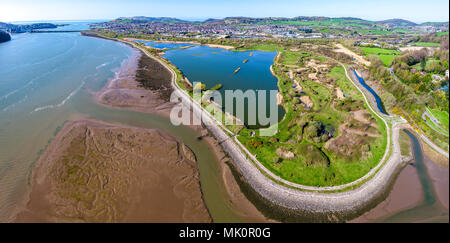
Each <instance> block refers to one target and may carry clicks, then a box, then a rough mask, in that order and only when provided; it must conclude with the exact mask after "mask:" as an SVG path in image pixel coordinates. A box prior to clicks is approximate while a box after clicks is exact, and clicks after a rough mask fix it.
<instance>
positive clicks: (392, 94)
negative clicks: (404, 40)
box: [369, 51, 448, 120]
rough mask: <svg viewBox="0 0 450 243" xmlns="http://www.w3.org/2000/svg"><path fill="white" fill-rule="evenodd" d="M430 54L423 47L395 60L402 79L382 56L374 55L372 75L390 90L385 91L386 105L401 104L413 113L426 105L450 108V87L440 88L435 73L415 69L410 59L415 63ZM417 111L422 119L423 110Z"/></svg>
mask: <svg viewBox="0 0 450 243" xmlns="http://www.w3.org/2000/svg"><path fill="white" fill-rule="evenodd" d="M424 58H425V59H424ZM426 58H427V57H425V56H424V52H423V51H417V52H409V53H406V54H405V55H403V56H401V57H399V58H396V59H395V60H394V62H393V69H394V71H395V75H396V76H397V77H398V78H399V79H395V78H394V77H393V76H392V75H391V73H390V72H389V70H388V69H387V68H386V67H385V66H384V65H383V62H382V61H381V60H379V59H378V58H374V57H373V58H371V59H370V61H371V66H370V67H369V72H370V77H371V79H373V80H377V81H380V82H381V84H382V85H383V86H384V88H385V89H386V91H387V92H388V93H387V94H386V93H385V94H383V95H382V97H383V102H384V104H385V106H387V107H390V108H391V107H393V106H398V107H401V108H402V109H403V110H405V111H409V112H410V113H411V114H412V113H413V112H412V111H421V110H423V109H424V107H425V105H428V106H432V107H437V108H439V109H442V110H448V91H447V92H444V91H443V90H440V89H438V88H439V87H438V86H439V84H437V83H435V82H433V81H432V77H431V73H428V74H424V75H422V74H421V73H419V72H416V73H414V72H412V71H411V69H412V68H411V66H410V65H408V63H407V61H409V62H410V64H414V65H415V64H417V63H420V62H421V61H422V60H426ZM412 59H414V60H412ZM443 82H445V81H443ZM446 82H448V81H446ZM384 98H387V99H384ZM414 114H416V116H417V117H415V118H417V119H418V120H420V119H421V117H420V115H421V112H415V113H414Z"/></svg>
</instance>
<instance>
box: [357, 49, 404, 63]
mask: <svg viewBox="0 0 450 243" xmlns="http://www.w3.org/2000/svg"><path fill="white" fill-rule="evenodd" d="M360 48H361V50H362V51H363V52H364V55H366V56H369V55H377V56H378V57H379V58H380V59H381V61H382V62H383V64H384V65H386V66H390V65H391V63H392V60H394V58H395V57H396V56H397V55H399V54H400V53H399V52H398V51H396V50H389V49H383V48H376V47H360Z"/></svg>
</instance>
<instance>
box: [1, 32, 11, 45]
mask: <svg viewBox="0 0 450 243" xmlns="http://www.w3.org/2000/svg"><path fill="white" fill-rule="evenodd" d="M10 40H11V36H10V35H9V34H8V33H6V32H5V31H1V30H0V43H2V42H7V41H10Z"/></svg>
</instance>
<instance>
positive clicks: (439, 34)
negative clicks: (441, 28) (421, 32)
mask: <svg viewBox="0 0 450 243" xmlns="http://www.w3.org/2000/svg"><path fill="white" fill-rule="evenodd" d="M443 35H448V31H446V32H439V33H437V34H436V36H437V37H441V36H443Z"/></svg>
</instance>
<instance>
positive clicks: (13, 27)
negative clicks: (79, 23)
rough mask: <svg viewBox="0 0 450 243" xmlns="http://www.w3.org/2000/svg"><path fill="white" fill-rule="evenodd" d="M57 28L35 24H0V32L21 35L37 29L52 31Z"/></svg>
mask: <svg viewBox="0 0 450 243" xmlns="http://www.w3.org/2000/svg"><path fill="white" fill-rule="evenodd" d="M57 27H58V26H57V25H55V24H50V23H36V24H25V25H23V24H19V25H17V24H8V23H2V22H0V30H7V31H9V32H11V33H23V32H29V31H32V30H37V29H54V28H57Z"/></svg>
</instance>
